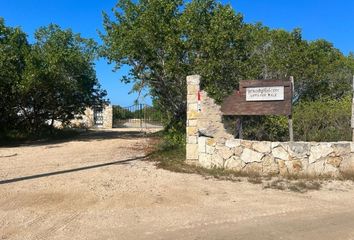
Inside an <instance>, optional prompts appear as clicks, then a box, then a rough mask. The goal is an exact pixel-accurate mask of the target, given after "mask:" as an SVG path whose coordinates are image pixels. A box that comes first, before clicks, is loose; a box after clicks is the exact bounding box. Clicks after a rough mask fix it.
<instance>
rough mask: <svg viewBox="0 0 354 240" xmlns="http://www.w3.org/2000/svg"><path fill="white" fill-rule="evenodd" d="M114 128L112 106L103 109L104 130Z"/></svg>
mask: <svg viewBox="0 0 354 240" xmlns="http://www.w3.org/2000/svg"><path fill="white" fill-rule="evenodd" d="M112 127H113V107H112V105H108V106H105V107H104V108H103V128H112Z"/></svg>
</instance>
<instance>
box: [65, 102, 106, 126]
mask: <svg viewBox="0 0 354 240" xmlns="http://www.w3.org/2000/svg"><path fill="white" fill-rule="evenodd" d="M102 114H103V125H102V126H99V127H102V128H112V127H113V107H112V105H107V106H105V107H104V108H103V110H102ZM71 124H72V125H73V126H77V127H79V126H81V127H82V126H84V127H86V128H95V127H97V126H95V120H94V111H93V109H92V108H86V110H85V113H84V114H83V115H81V116H80V118H77V119H74V120H72V121H71Z"/></svg>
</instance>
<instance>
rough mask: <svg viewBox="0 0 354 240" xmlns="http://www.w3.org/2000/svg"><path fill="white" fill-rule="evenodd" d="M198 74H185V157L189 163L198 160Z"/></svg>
mask: <svg viewBox="0 0 354 240" xmlns="http://www.w3.org/2000/svg"><path fill="white" fill-rule="evenodd" d="M199 83H200V76H199V75H192V76H187V123H186V126H187V129H186V136H187V139H186V142H187V144H186V159H187V161H188V162H190V163H195V164H197V162H198V117H199V114H200V113H199V110H198V93H199V90H200V89H199Z"/></svg>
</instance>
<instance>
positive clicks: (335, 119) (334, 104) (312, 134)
mask: <svg viewBox="0 0 354 240" xmlns="http://www.w3.org/2000/svg"><path fill="white" fill-rule="evenodd" d="M351 102H352V99H351V97H350V96H347V97H344V98H342V99H339V100H334V99H321V100H318V101H313V102H300V103H299V104H298V105H296V107H295V108H294V133H295V139H296V140H302V141H345V140H347V141H350V139H351V127H350V118H351Z"/></svg>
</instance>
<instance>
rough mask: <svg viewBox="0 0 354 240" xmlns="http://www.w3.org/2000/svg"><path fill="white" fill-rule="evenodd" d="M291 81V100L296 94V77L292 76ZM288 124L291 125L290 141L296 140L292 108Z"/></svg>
mask: <svg viewBox="0 0 354 240" xmlns="http://www.w3.org/2000/svg"><path fill="white" fill-rule="evenodd" d="M290 82H291V100H292V98H293V96H294V89H295V88H294V77H293V76H290ZM288 125H289V138H290V142H293V141H294V130H293V113H292V109H291V113H290V115H289V116H288Z"/></svg>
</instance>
